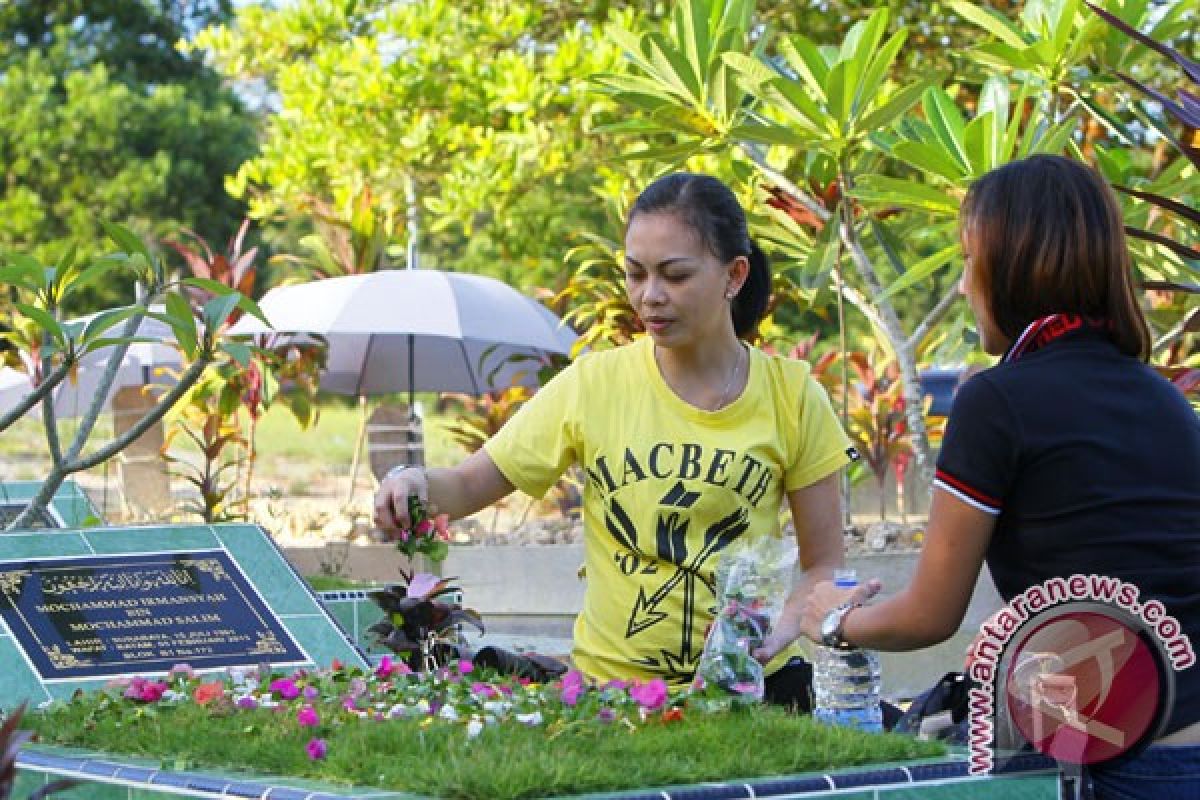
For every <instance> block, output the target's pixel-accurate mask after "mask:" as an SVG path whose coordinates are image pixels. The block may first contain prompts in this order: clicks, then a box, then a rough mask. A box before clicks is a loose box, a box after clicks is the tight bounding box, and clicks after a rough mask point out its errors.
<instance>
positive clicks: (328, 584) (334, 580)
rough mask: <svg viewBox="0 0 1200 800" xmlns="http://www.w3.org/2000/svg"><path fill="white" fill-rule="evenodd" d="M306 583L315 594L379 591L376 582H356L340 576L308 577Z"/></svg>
mask: <svg viewBox="0 0 1200 800" xmlns="http://www.w3.org/2000/svg"><path fill="white" fill-rule="evenodd" d="M304 582H305V583H307V584H308V585H309V587H311V588H312V590H313V591H314V592H332V591H337V590H338V589H378V588H379V584H378V583H376V582H375V581H356V580H354V579H353V578H343V577H341V576H340V575H306V576H305V577H304Z"/></svg>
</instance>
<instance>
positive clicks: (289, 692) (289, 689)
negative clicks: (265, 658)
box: [271, 678, 300, 700]
mask: <svg viewBox="0 0 1200 800" xmlns="http://www.w3.org/2000/svg"><path fill="white" fill-rule="evenodd" d="M271 691H272V692H275V693H276V694H278V695H279V696H280V697H282V698H283V699H284V700H295V699H296V698H297V697H299V696H300V689H299V687H297V686H296V682H295V681H294V680H292V679H291V678H278V679H276V680H273V681H271Z"/></svg>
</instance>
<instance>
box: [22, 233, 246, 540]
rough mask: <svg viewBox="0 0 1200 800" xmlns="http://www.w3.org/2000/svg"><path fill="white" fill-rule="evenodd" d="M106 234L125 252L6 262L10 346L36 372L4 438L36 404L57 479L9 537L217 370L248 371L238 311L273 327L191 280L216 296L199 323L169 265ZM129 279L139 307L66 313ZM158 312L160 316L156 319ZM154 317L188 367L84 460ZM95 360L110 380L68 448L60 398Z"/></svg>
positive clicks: (222, 290) (189, 283)
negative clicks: (232, 320) (233, 325)
mask: <svg viewBox="0 0 1200 800" xmlns="http://www.w3.org/2000/svg"><path fill="white" fill-rule="evenodd" d="M103 227H104V229H105V231H106V232H107V233H108V235H109V236H110V237H111V239H112V240H113V242H114V243H115V244H116V245H117V247H118V248H119V249H118V251H117V252H115V253H112V254H108V255H106V256H103V257H101V258H98V259H95V260H89V261H83V260H80V259H78V258H77V257H76V256H75V253H74V251H68V252H67V254H66V255H64V256H63V258H62V259H60V260H59V261H58V262H57V263H56V264H54V265H52V266H51V265H46V264H43V263H40V262H39V261H38V260H37V259H35V258H33V257H32V256H29V255H27V254H11V255H9V256H8V257H7V258H6V259H5V260H3V261H0V282H3V283H4V284H6V285H8V286H9V287H11V291H13V292H14V293H15V295H16V298H17V299H16V300H15V302H14V304H13V305H14V310H15V312H16V317H17V325H15V326H14V327H15V330H14V332H13V333H12V334H10V335H9V336H8V337H7V338H8V339H9V341H10V343H15V344H16V345H17V347H18V348H19V349H20V350H22V351H24V353H23V354H24V356H25V357H24V359H23V360H24V361H25V363H31V364H33V366H34V368H33V369H32V370H31V378H32V383H33V389H32V390H31V391H30V393H29V394H28V395H27V396H26V397H25V398H24V399H23V400H22V401H21V402H19V403H17V405H16V406H15V407H13V408H12V409H10V410H9V411H6V412H4V413H3V414H0V432H3V431H4V430H5V429H7V428H8V427H9V426H10V425H12V424H13V423H14V422H15V421H16V420H18V419H20V418H21V417H22V416H23V415H24V414H25V413H26V412H28V411H29V410H30V409H31V408H32V407H33V406H34V405H35V404H38V403H40V404H41V416H42V423H43V427H44V430H45V434H46V447H47V450H48V452H49V453H50V459H51V467H50V473H49V475H47V476H46V479H45V480H44V481H43V482H42V485H41V487H40V488H39V490H38V492H37V494H36V495H34V497H33V499H32V500H30V502H29V505H28V506H26V508H25V510H24V511H22V512H21V513H20V514H18V515H17V517H16V519H14V520H13V522H12V524H11V526H10V528H21V527H25V526H27V525H28V524H29V523H30V521H31V520H33V519H36V518H37V516H38V515H39V514H40V513H42V512H43V511H44V509H45V507H46V505H47V503H49V502H50V500H51V498H53V497H54V493H55V492H56V491H57V490H58V487H59V486H61V485H62V482H63V481H64V480H65V479H66V478H67V477H69V476H70V475H72V474H74V473H76V472H81V471H83V470H86V469H90V468H91V467H94V466H96V465H97V464H101V463H103V462H104V461H107V460H108V459H110V458H112V457H113V456H114V455H116V454H117V453H119V452H120V451H121V450H123V449H125V448H126V447H128V446H129V445H130V444H132V443H133V442H134V441H135V440H136V439H137V438H138V437H140V436H141V435H142V434H143V433H145V432H146V431H147V430H148V429H149V428H150V426H152V425H154V424H155V423H157V422H158V421H159V420H161V419H162V418H163V416H164V415H165V414H166V413H167V412H168V411H169V410H170V409H171V408H172V406H174V405H175V403H176V402H178V401H179V400H180V399H181V398H182V397H183V396H184V395H185V394H186V393H187V392H188V391H189V389H191V387H192V386H193V385H194V384H195V383H196V382H197V381H198V380H200V378H201V377H202V376H203V375H204V373H205V371H206V370H208V369H209V367H210V366H212V365H214V364H217V365H220V364H222V363H224V362H226V361H228V360H231V359H232V360H234V361H237V362H238V363H241V364H243V365H244V364H246V363H248V362H249V360H250V357H251V349H250V348H249V347H248V346H246V345H244V344H241V343H238V342H232V341H228V340H227V339H226V338H225V337H224V335H223V334H224V331H225V328H226V320H227V319H228V318H229V316H230V315H231V314H232V313H233V312H234V311H235V310H236V309H240V310H242V311H244V312H247V313H251V314H254V315H255V316H257V317H258V318H259V319H263V322H264V323H266V320H265V319H264V318H263V316H262V311H261V310H259V308H258V306H256V305H255V304H254V302H253V301H252V300H250V299H249V298H247V297H245V296H243V295H241V294H240V293H238V292H237V291H234V290H232V289H229V288H228V287H226V286H224V285H222V284H220V283H218V282H217V281H213V280H206V279H200V278H187V279H184V280H183V281H182V286H186V287H188V288H194V289H203V290H205V291H208V292H211V293H212V297H211V299H210V300H208V301H207V302H206V303H204V305H203V307H202V308H201V309H200V313H199V314H197V315H194V314H193V311H192V308H191V307H190V306H189V305H188V301H187V300H186V299H185V297H184V294H183V292H182V286H181V284H180V282H179V281H175V280H173V279H171V277H170V276H169V274H168V272H167V268H166V266H165V265H164V263H163V261H162V259H160V258H158V257H157V256H156V255H155V254H153V253H152V252H151V251H150V249H149V248H148V247H147V246H146V245H145V243H144V242H142V241H141V240H140V239H138V238H137V237H136V236H134V235H133V234H132V233H131V232H130V231H129V230H128V229H126V228H123V227H121V226H119V225H111V224H107V223H105V224H104V226H103ZM122 275H123V276H124V277H125V278H126V279H127V281H128V282H129V283H134V284H136V285H138V286H141V287H142V291H141V292H140V294H142V296H141V297H139V302H138V303H137V304H134V305H130V306H126V307H123V308H114V309H109V310H107V311H103V312H101V313H99V314H96V315H94V316H93V317H91V318H90V319H87V320H83V321H73V322H67V321H65V320H64V318H63V309H64V306H65V304H66V303H67V301H68V300H69V299H70V298H71V296H72V295H74V294H77V293H78V292H80V291H81V290H82V289H84V288H86V287H87V286H89V285H94V284H95V283H97V282H99V281H101V280H105V281H112V280H113V278H114V277H118V278H119V277H120V276H122ZM157 304H161V305H162V306H163V309H164V310H162V311H152V310H151V307H152V306H153V305H157ZM146 316H154V317H156V318H158V319H161V320H162V321H163V322H165V323H167V324H168V325H170V326H171V329H172V331H173V332H174V338H175V343H176V346H177V347H178V348H179V350H180V351H181V353H182V354H183V356H184V358H185V359H186V362H187V365H186V368H185V369H184V370H183V371H182V373H181V374H180V375H179V377H178V380H177V382H176V384H175V385H174V386H172V387H171V388H170V389H167V390H166V391H165V392H164V393H163V394H162V395H161V396H160V397H158V398H157V399H156V401H155V403H154V406H153V407H152V408H151V409H150V410H149V411H147V412H146V413H145V415H144V416H142V418H141V419H139V420H138V421H137V422H135V423H134V424H133V425H132V426H130V428H129V429H128V430H126V431H124V432H123V433H121V434H119V435H117V436H115V437H114V438H113V439H112V440H110V441H108V442H105V443H104V444H102V445H100V446H99V447H96V448H93V449H92V450H91V451H90V452H86V453H85V452H84V448H85V446H86V445H87V444H88V440H89V438H90V437H91V435H92V431H93V429H94V428H95V425H96V421H97V420H98V419H99V417H100V413H101V412H102V411H103V408H104V402H105V399H106V398H107V396H108V394H109V390H110V389H111V388H112V386H113V383H114V381H115V380H116V376H117V371H118V370H119V369H120V366H121V362H122V360H123V359H124V357H125V354H126V352H127V351H128V349H129V345H130V344H132V343H133V342H134V341H136V338H135V336H134V334H135V331H136V330H137V328H138V325H139V323H140V322H141V321H142V320H143V319H144V318H145V317H146ZM90 352H103V355H104V356H105V358H106V360H105V362H104V363H105V367H104V373H103V376H102V377H101V378H100V380H99V381H97V383H96V394H95V396H94V397H93V398H92V399H91V404H90V405H89V407H88V409H87V411H86V412H85V413H84V415H83V418H82V420H81V422H80V423H79V426H78V428H77V429H76V432H75V435H74V437H73V438H72V439H71V441H70V443H69V444H66V446H64V444H65V443H64V441H63V440H62V438H61V432H60V430H59V424H58V419H57V417H56V415H55V405H54V399H53V397H54V396H53V390H54V389H55V387H57V386H58V385H59V384H60V383H62V381H63V380H64V379H66V378H67V376H68V375H69V374H70V373H71V371H72V370H73V369H74V368H75V366H76V365H78V364H79V361H80V359H81V358H82V357H83V356H84V355H86V354H88V353H90Z"/></svg>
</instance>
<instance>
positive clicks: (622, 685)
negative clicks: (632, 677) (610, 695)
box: [600, 678, 629, 691]
mask: <svg viewBox="0 0 1200 800" xmlns="http://www.w3.org/2000/svg"><path fill="white" fill-rule="evenodd" d="M600 688H602V689H619V690H621V691H624V690H625V689H628V688H629V683H628V682H627V681H622V680H617V679H616V678H614V679H613V680H611V681H609V682H608V683H606V684H604V685H603V686H602V687H600Z"/></svg>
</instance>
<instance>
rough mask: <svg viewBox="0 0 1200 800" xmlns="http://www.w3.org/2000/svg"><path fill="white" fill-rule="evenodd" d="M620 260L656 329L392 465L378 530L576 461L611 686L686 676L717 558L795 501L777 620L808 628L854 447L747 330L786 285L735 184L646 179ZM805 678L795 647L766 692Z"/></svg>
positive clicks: (590, 639)
mask: <svg viewBox="0 0 1200 800" xmlns="http://www.w3.org/2000/svg"><path fill="white" fill-rule="evenodd" d="M625 268H626V271H625V275H626V289H627V291H628V294H629V300H630V303H631V305H632V306H633V308H634V310H635V311H636V312H637V314H638V317H639V319H640V320H641V321H642V323H643V325H644V326H645V328H646V333H647V335H646V336H645V337H642V338H639V339H638V340H637V341H636V342H634V343H633V344H630V345H627V346H624V347H619V348H615V349H613V350H608V351H604V352H599V353H593V354H589V355H585V356H582V357H580V358H579V359H577V360H576V361H575V362H574V363H573V364H572V365H571V366H570V367H568V368H567V369H565V370H564V371H563V372H562V373H560V374H559V375H558V376H556V377H555V378H554V379H553V380H552V381H550V382H549V383H548V384H547V385H546V386H545V387H543V388H542V389H541V390H540V391H539V392H538V393H537V394H536V395H535V396H534V397H533V398H532V399H531V400H530V401H529V402H528V403H526V404H525V406H523V407H522V409H521V410H520V411H519V412H518V413H517V414H516V415H515V416H514V417H513V418H512V419H511V420H510V421H509V422H508V424H506V425H505V426H504V428H503V429H502V430H501V431H500V432H499V433H498V434H497V435H496V436H495V437H493V439H492V440H491V441H489V442H488V443H487V445H486V446H485V447H484V448H483V449H481V450H479V451H478V452H476V453H474V454H472V455H471V456H470V457H468V458H467V459H466V460H465V461H463V462H462V463H460V464H459V465H457V466H455V467H452V468H449V469H424V470H421V469H401V470H397V471H393V472H392V473H390V474H389V475H388V476H387V477H386V478H385V479H384V481H383V483H382V485H381V486H380V489H379V492H378V493H377V495H376V498H375V521H376V524H377V525H378V526H379V528H380V529H381V530H383V531H384V532H385V533H387V534H389V535H396V534H398V533H399V531H400V530H401V529H403V528H407V527H408V525H409V519H408V503H407V499H408V497H410V496H412V495H416V496H418V497H419V498H420V499H421V500H422V501H423V502H426V503H428V504H430V505H432V506H433V507H436V509H438V510H439V511H440V512H444V513H448V514H449V515H450V517H451V518H458V517H461V516H464V515H467V514H471V513H473V512H475V511H477V510H479V509H481V508H483V507H485V506H487V505H489V504H490V503H493V502H495V501H497V500H499V499H500V498H502V497H504V496H505V495H507V494H508V493H509V492H511V491H513V489H515V488H519V489H521V490H522V491H525V492H527V493H529V494H531V495H534V496H540V495H541V494H543V493H544V492H545V491H546V490H547V489H548V488H549V487H550V486H551V485H553V483H554V482H555V481H556V480H557V478H558V477H559V476H560V475H561V474H562V472H563V471H564V470H566V469H567V468H568V467H569V466H570V465H571V464H579V465H580V466H582V467H583V469H584V473H585V475H586V477H587V480H586V483H585V488H584V531H585V535H584V540H585V551H586V567H587V576H588V586H587V591H586V595H585V599H584V608H583V611H582V613H581V614H580V615H579V617H578V619H577V620H576V625H575V636H574V650H573V652H572V657H573V660H574V662H575V664H576V666H577V667H578V668H579V669H580V670H582V671H583V672H584V673H585V674H586V675H588V676H589V677H592V678H594V679H597V680H609V679H614V678H619V679H631V678H636V679H643V680H644V679H650V678H664V679H666V680H667V681H669V682H672V683H683V682H686V681H688V680H690V679H691V677H692V675H693V673H694V672H695V669H696V666H697V662H698V660H699V657H700V654H701V652H702V650H703V644H704V633H705V630H706V628H707V626H708V624H709V622H711V620H712V619H713V616H714V614H715V613H716V609H715V607H714V606H715V602H716V600H715V593H714V579H713V570H714V568H715V566H716V563H717V561H718V559H719V557H720V553H721V551H722V550H723V549H725V548H726V547H728V546H730V545H731V544H733V543H734V542H735V541H737V540H738V539H739V538H740V537H743V536H746V537H758V536H771V535H778V533H779V510H780V508H781V506H782V503H783V501H784V499H785V498H786V500H787V502H788V504H789V506H790V508H791V511H792V516H793V519H794V520H795V526H796V536H797V538H798V540H799V552H800V565H801V567H802V568H803V570H804V574H803V579H802V581H801V586H800V587H799V588H798V589H797V590H796V591H795V592H794V593H793V594H792V595H791V596H790V597H789V598H788V602H787V604H786V605H785V608H784V611H783V615H784V617H785V618H786V620H787V621H788V624H785V625H783V626H782V627H783V629H785V630H796V629H797V628H798V626H797V625H796V624H795V620H792V619H791V618H792V617H795V616H796V615H797V614H798V612H799V606H798V604H797V602H796V599H797V598H799V597H802V596H803V594H804V590H805V588H806V587H807V585H809V584H810V583H811V582H813V581H815V580H820V579H822V578H824V577H828V576H829V575H830V573H831V571H832V570H833V569H834V568H836V567H839V566H841V564H842V556H843V550H842V530H841V508H840V493H839V491H838V485H837V472H838V470H839V469H840V468H842V467H843V466H845V465H846V463H848V462H849V461H850V459H851V458H853V457H855V453H854V450H853V448H852V447H851V446H850V442H849V440H848V439H847V437H846V435H845V433H844V432H843V431H842V429H841V427H840V426H839V424H838V422H837V419H836V417H835V415H834V413H833V410H832V408H831V407H830V404H829V400H828V397H827V396H826V394H825V392H824V390H823V389H822V388H821V387H820V385H819V384H817V383H816V381H815V380H814V379H813V378H812V377H811V376H810V375H809V368H808V365H807V364H806V363H804V362H800V361H794V360H791V359H786V358H782V357H776V356H768V355H767V354H765V353H763V352H762V351H760V350H758V349H756V348H754V347H752V346H749V345H748V344H746V343H745V342H744V341H743V339H745V338H747V337H749V336H750V335H752V334H753V332H754V331H755V329H756V327H757V325H758V323H759V321H760V320H761V319H762V316H763V314H764V313H765V311H766V307H767V298H768V295H769V293H770V286H771V276H770V271H769V268H768V265H767V259H766V257H765V256H764V254H763V253H762V251H761V250H760V249H759V248H758V247H757V246H756V245H755V244H754V243H753V242H752V241H751V240H750V237H749V235H748V233H747V228H746V217H745V213H744V212H743V210H742V208H741V206H740V205H739V203H738V201H737V199H736V197H735V196H734V195H733V193H732V192H731V191H730V190H729V188H728V187H727V186H725V185H724V184H723V183H721V182H720V181H719V180H717V179H715V178H712V177H710V176H707V175H693V174H686V173H678V174H672V175H667V176H665V177H663V178H660V179H659V180H657V181H655V182H654V183H653V184H651V185H650V186H649V187H648V188H646V190H645V191H644V192H642V194H641V195H640V196H639V197H638V199H637V201H636V202H635V203H634V206H633V208H632V209H631V211H630V214H629V221H628V227H627V230H626V234H625ZM810 674H811V673H810V671H809V670H808V666H807V664H806V663H804V662H803V660H802V659H799V658H798V657H795V656H794V652H793V651H792V650H790V649H784V650H782V652H781V655H780V658H778V659H776V660H775V661H774V662H773V663H772V664H770V665H769V666H768V677H767V681H766V696H767V699H768V700H773V701H775V702H780V703H786V704H792V705H798V706H800V707H801V708H802V709H805V710H806V709H807V708H808V707H809V694H808V687H809V682H810V681H809V678H810Z"/></svg>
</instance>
